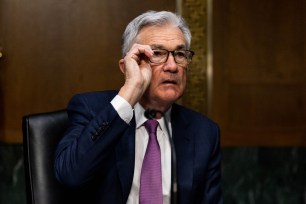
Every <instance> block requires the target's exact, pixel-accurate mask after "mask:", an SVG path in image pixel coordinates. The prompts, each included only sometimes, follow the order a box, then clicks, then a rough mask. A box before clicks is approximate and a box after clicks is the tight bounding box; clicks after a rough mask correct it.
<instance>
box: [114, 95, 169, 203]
mask: <svg viewBox="0 0 306 204" xmlns="http://www.w3.org/2000/svg"><path fill="white" fill-rule="evenodd" d="M111 104H112V105H113V107H114V108H115V110H116V111H117V112H118V114H119V116H120V117H121V118H122V119H123V120H124V121H125V122H126V123H130V121H131V120H132V118H133V108H132V107H131V105H130V104H129V103H128V102H127V101H126V100H125V99H123V98H122V97H120V96H119V95H117V96H116V97H115V98H114V99H113V100H112V101H111ZM134 112H135V120H136V135H135V167H134V177H133V183H132V187H131V191H130V194H129V197H128V200H127V204H139V187H140V174H141V167H142V162H143V158H144V155H145V152H146V148H147V144H148V140H149V135H148V133H147V131H146V129H145V127H144V125H143V124H144V122H145V121H146V120H147V118H146V117H145V116H144V112H145V110H144V108H143V107H142V106H141V105H140V104H139V103H137V104H136V105H135V107H134ZM170 112H171V109H170V110H169V111H167V113H166V114H165V116H164V117H166V121H167V122H168V127H169V131H170V134H171V123H170V121H171V120H170ZM157 121H158V123H159V126H158V128H157V140H158V143H159V147H160V151H161V167H162V183H163V187H162V188H163V204H170V195H171V192H170V190H171V147H170V143H169V139H168V135H167V129H166V126H165V120H164V118H161V119H158V120H157Z"/></svg>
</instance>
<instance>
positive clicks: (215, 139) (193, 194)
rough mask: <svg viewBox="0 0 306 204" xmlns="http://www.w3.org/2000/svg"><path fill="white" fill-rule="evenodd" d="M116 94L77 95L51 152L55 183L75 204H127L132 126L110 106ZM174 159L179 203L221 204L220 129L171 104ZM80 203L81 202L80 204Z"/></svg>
mask: <svg viewBox="0 0 306 204" xmlns="http://www.w3.org/2000/svg"><path fill="white" fill-rule="evenodd" d="M116 94H117V92H115V91H104V92H93V93H86V94H81V95H76V96H74V97H73V98H72V100H71V101H70V103H69V105H68V115H69V119H70V122H71V125H70V128H69V129H68V130H67V132H66V134H65V136H64V138H63V139H62V141H61V142H60V143H59V145H58V148H57V152H56V161H55V170H56V176H57V178H58V179H59V180H60V181H61V182H62V183H64V184H65V185H68V186H70V187H72V188H75V189H76V192H77V193H75V194H74V197H75V198H77V200H78V201H80V203H107V204H108V203H110V204H117V203H118V204H120V203H126V201H127V198H128V196H129V192H130V188H131V185H132V180H133V172H134V160H135V120H134V119H133V120H132V121H131V123H130V124H126V123H125V122H124V121H123V120H122V119H121V118H120V117H119V115H118V114H117V112H116V111H115V109H114V108H113V106H112V105H111V104H110V101H111V100H112V99H113V98H114V97H115V95H116ZM171 124H172V132H173V136H172V137H173V140H174V145H175V149H176V157H177V179H178V201H179V203H181V204H185V203H186V204H187V203H190V204H195V203H205V204H217V203H222V196H221V190H220V160H221V156H220V155H221V153H220V147H219V140H220V138H219V128H218V126H217V124H216V123H214V122H212V121H211V120H209V119H208V118H206V117H205V116H202V115H201V114H199V113H196V112H194V111H192V110H189V109H187V108H184V107H182V106H179V105H177V104H174V105H173V107H172V113H171ZM84 199H85V200H86V201H84Z"/></svg>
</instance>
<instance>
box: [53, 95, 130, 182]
mask: <svg viewBox="0 0 306 204" xmlns="http://www.w3.org/2000/svg"><path fill="white" fill-rule="evenodd" d="M96 103H97V102H96ZM100 103H101V104H100ZM100 103H99V104H98V105H96V104H95V105H92V102H90V101H89V99H88V98H86V97H85V96H83V95H78V96H75V97H73V98H72V100H71V101H70V103H69V105H68V108H67V111H68V116H69V120H70V123H71V124H70V127H69V128H68V130H67V131H66V133H65V135H64V137H63V139H62V140H61V141H60V143H59V145H58V147H57V150H56V158H55V173H56V177H57V179H58V180H59V181H60V182H62V183H64V184H66V185H68V186H73V187H77V186H81V185H83V184H85V183H87V182H88V181H90V180H91V179H93V178H94V177H95V175H96V174H97V172H99V173H101V172H103V171H101V170H102V169H103V164H104V163H105V161H106V160H107V158H108V157H109V155H110V154H111V152H112V151H113V150H114V148H115V146H116V144H117V143H118V141H119V140H120V137H121V135H122V134H123V132H124V131H125V130H126V129H127V128H128V127H129V125H128V124H127V123H125V122H124V121H123V120H122V119H121V118H120V117H119V115H118V113H117V112H116V110H115V109H114V108H113V106H112V105H111V103H110V101H109V100H106V101H101V102H100ZM89 104H90V105H89Z"/></svg>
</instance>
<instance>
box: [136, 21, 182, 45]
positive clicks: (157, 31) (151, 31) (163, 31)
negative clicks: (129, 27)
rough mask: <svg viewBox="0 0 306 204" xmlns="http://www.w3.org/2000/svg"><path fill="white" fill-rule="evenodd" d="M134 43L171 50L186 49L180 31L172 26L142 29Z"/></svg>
mask: <svg viewBox="0 0 306 204" xmlns="http://www.w3.org/2000/svg"><path fill="white" fill-rule="evenodd" d="M136 43H139V44H145V45H158V46H159V47H162V48H167V49H171V50H172V49H175V48H177V47H186V41H185V37H184V35H183V33H182V31H181V30H180V29H179V28H178V27H176V26H173V25H163V26H148V27H144V28H142V29H141V30H140V31H139V33H138V35H137V37H136Z"/></svg>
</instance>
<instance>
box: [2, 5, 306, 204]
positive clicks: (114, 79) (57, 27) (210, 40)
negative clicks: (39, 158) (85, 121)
mask: <svg viewBox="0 0 306 204" xmlns="http://www.w3.org/2000/svg"><path fill="white" fill-rule="evenodd" d="M147 10H169V11H176V12H178V13H179V14H181V15H182V16H183V17H184V18H185V19H186V21H187V22H188V24H189V26H190V29H191V32H192V35H193V41H192V50H194V51H195V53H196V55H195V57H194V60H193V62H192V64H191V66H190V69H189V73H188V83H187V90H186V93H185V95H184V96H183V98H182V99H181V100H180V101H179V103H181V104H183V105H185V106H188V107H190V108H193V109H194V110H197V111H199V112H201V113H203V114H205V115H208V116H209V117H210V118H212V119H213V120H215V121H216V122H217V123H219V125H220V127H221V137H222V141H221V145H222V151H223V160H222V175H223V178H222V188H223V193H224V200H225V203H227V204H236V203H237V204H244V203H246V204H249V203H250V204H253V203H263V204H269V203H271V204H272V203H273V204H275V203H277V204H278V203H283V204H287V203H288V204H295V203H296V204H305V203H306V148H305V147H306V49H305V48H306V38H305V36H306V12H305V11H306V0H294V1H286V0H266V1H263V0H261V1H255V0H215V1H213V0H167V1H163V0H147V1H139V0H126V1H119V0H112V1H99V0H87V1H80V0H60V1H59V0H58V1H57V0H41V1H34V0H29V1H20V0H0V203H1V204H24V203H25V202H26V199H25V196H26V195H25V185H24V182H25V181H24V169H23V168H24V167H23V153H22V142H23V140H22V132H21V119H22V116H24V115H27V114H32V113H39V112H48V111H54V110H59V109H64V108H65V107H66V105H67V103H68V100H69V99H70V98H71V97H72V96H73V95H74V94H76V93H80V92H87V91H97V90H106V89H119V88H120V86H121V85H122V83H123V77H122V75H121V73H120V71H119V68H118V60H119V59H120V57H121V48H120V41H121V35H122V33H123V31H124V29H125V26H126V25H127V23H128V22H129V21H130V20H132V19H133V18H134V17H136V16H137V15H139V14H141V13H143V12H145V11H147Z"/></svg>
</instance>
